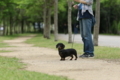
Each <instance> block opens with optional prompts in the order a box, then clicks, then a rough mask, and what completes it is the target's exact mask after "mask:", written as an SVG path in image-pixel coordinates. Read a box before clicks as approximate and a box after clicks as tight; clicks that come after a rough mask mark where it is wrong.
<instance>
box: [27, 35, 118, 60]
mask: <svg viewBox="0 0 120 80" xmlns="http://www.w3.org/2000/svg"><path fill="white" fill-rule="evenodd" d="M59 42H62V43H64V44H65V45H66V48H71V47H72V44H70V43H68V42H66V41H62V40H59V41H54V37H53V36H51V39H45V38H43V35H42V34H38V35H37V36H36V37H34V38H32V39H29V40H27V41H26V43H30V44H34V46H38V47H47V48H52V49H56V46H55V45H56V44H57V43H59ZM73 48H75V49H76V50H77V52H78V54H83V45H82V44H80V43H74V45H73ZM56 50H57V49H56ZM94 53H95V58H96V59H120V48H113V47H104V46H97V47H95V52H94Z"/></svg>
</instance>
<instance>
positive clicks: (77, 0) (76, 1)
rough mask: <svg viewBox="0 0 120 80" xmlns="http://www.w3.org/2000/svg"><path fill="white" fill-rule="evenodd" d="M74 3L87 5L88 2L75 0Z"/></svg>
mask: <svg viewBox="0 0 120 80" xmlns="http://www.w3.org/2000/svg"><path fill="white" fill-rule="evenodd" d="M74 1H76V2H79V3H83V4H87V2H86V1H83V0H74Z"/></svg>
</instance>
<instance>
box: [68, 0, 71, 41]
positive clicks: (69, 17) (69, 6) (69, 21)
mask: <svg viewBox="0 0 120 80" xmlns="http://www.w3.org/2000/svg"><path fill="white" fill-rule="evenodd" d="M71 14H72V0H68V34H69V39H68V43H72V21H71V19H72V15H71Z"/></svg>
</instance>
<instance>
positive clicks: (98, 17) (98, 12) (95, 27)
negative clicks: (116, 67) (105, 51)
mask: <svg viewBox="0 0 120 80" xmlns="http://www.w3.org/2000/svg"><path fill="white" fill-rule="evenodd" d="M95 19H96V24H95V26H94V46H98V38H99V37H98V35H99V27H100V0H96V9H95Z"/></svg>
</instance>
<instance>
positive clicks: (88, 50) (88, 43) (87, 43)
mask: <svg viewBox="0 0 120 80" xmlns="http://www.w3.org/2000/svg"><path fill="white" fill-rule="evenodd" d="M91 27H92V20H91V19H82V20H81V21H80V29H81V37H82V41H83V43H84V53H85V55H86V54H87V55H90V56H94V54H93V52H94V45H93V41H92V34H91Z"/></svg>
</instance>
